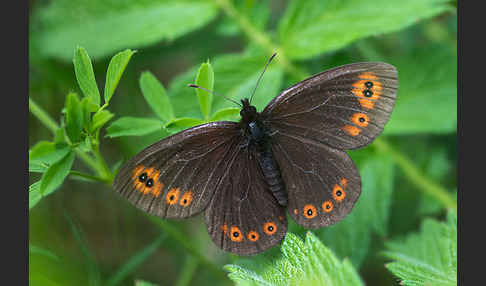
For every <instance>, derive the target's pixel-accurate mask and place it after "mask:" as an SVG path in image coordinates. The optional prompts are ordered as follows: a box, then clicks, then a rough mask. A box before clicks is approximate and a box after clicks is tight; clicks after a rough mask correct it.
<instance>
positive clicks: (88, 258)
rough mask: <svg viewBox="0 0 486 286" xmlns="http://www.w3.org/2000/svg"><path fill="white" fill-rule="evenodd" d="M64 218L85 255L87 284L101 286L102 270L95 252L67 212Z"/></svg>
mask: <svg viewBox="0 0 486 286" xmlns="http://www.w3.org/2000/svg"><path fill="white" fill-rule="evenodd" d="M64 217H65V218H66V220H67V222H68V224H69V227H70V228H71V232H72V233H73V236H74V239H75V240H76V243H77V245H78V247H79V248H80V249H81V253H82V254H83V258H84V263H85V264H86V268H87V272H88V273H87V276H88V283H87V284H88V285H93V286H98V285H101V274H100V268H99V266H98V263H97V262H96V258H95V255H94V254H93V251H92V250H91V249H90V248H89V245H88V243H87V241H86V238H85V236H84V233H83V231H82V229H81V227H80V226H79V225H77V224H76V223H75V222H74V221H73V220H72V219H71V217H70V216H69V215H68V214H67V213H66V212H65V213H64Z"/></svg>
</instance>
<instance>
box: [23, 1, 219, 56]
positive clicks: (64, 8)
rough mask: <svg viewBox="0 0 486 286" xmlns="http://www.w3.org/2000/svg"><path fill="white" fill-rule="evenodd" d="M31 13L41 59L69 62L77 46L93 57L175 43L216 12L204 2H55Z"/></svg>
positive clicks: (211, 17) (215, 9) (209, 19)
mask: <svg viewBox="0 0 486 286" xmlns="http://www.w3.org/2000/svg"><path fill="white" fill-rule="evenodd" d="M36 8H37V9H35V10H34V13H33V15H32V21H31V22H32V26H34V27H36V30H35V31H36V32H35V33H31V35H30V36H31V39H32V42H33V44H35V45H36V46H37V47H38V48H39V52H40V55H41V56H44V57H54V58H58V59H63V60H68V59H69V58H70V57H71V55H70V54H69V51H72V50H73V49H74V47H75V46H76V45H81V46H83V47H85V48H86V49H87V50H88V51H89V52H90V54H91V56H92V57H93V58H95V59H97V58H101V57H105V56H108V55H110V54H112V53H114V52H116V51H120V50H123V49H127V48H141V47H146V46H149V45H153V44H156V43H160V42H161V41H164V40H165V41H173V40H174V39H177V38H178V37H181V36H183V35H186V34H187V33H190V32H192V31H194V30H196V29H198V28H201V27H202V26H204V25H206V24H208V23H209V22H210V21H211V20H213V19H214V18H215V16H216V15H217V13H218V9H217V7H216V6H215V5H214V4H213V3H207V2H203V1H167V0H165V1H154V0H140V1H102V2H100V1H84V0H59V1H53V2H49V3H48V5H38V6H37V7H36Z"/></svg>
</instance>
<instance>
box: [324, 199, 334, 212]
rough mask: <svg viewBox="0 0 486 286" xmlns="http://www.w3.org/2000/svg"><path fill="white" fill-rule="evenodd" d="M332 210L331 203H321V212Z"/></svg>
mask: <svg viewBox="0 0 486 286" xmlns="http://www.w3.org/2000/svg"><path fill="white" fill-rule="evenodd" d="M333 208H334V205H333V204H332V202H331V201H325V202H323V203H322V210H323V211H325V212H326V213H328V212H331V211H332V209H333Z"/></svg>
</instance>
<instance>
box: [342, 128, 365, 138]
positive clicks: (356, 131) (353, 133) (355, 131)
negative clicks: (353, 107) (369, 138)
mask: <svg viewBox="0 0 486 286" xmlns="http://www.w3.org/2000/svg"><path fill="white" fill-rule="evenodd" d="M343 130H344V131H346V133H348V134H349V135H351V136H356V135H358V134H359V133H360V132H361V129H359V128H358V127H356V126H351V125H346V126H344V127H343Z"/></svg>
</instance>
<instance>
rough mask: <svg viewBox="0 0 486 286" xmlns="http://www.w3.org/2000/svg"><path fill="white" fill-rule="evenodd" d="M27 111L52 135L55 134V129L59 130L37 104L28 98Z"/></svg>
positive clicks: (54, 122)
mask: <svg viewBox="0 0 486 286" xmlns="http://www.w3.org/2000/svg"><path fill="white" fill-rule="evenodd" d="M29 110H30V112H31V113H32V114H33V115H34V116H35V117H36V118H37V119H39V121H40V122H41V123H42V124H43V125H44V126H45V127H46V128H47V129H49V130H50V131H51V132H52V133H53V134H56V131H57V129H59V125H57V123H56V121H54V120H53V119H52V118H51V117H50V116H49V114H47V112H45V111H44V110H43V109H42V108H41V107H40V106H38V105H37V103H35V102H34V101H33V100H32V99H31V98H30V97H29Z"/></svg>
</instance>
